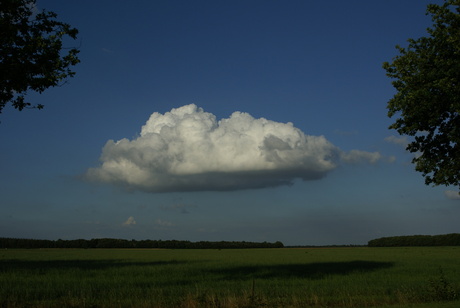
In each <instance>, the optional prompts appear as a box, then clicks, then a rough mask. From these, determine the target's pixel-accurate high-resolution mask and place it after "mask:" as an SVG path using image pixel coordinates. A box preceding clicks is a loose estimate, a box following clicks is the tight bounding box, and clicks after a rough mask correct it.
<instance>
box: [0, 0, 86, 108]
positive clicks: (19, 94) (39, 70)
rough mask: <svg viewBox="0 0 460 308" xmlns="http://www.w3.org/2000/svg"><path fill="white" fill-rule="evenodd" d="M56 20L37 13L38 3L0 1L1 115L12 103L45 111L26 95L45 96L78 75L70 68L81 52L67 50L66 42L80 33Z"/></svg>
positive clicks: (21, 0)
mask: <svg viewBox="0 0 460 308" xmlns="http://www.w3.org/2000/svg"><path fill="white" fill-rule="evenodd" d="M56 17H57V14H56V13H53V12H48V11H45V10H43V11H42V12H37V8H36V5H35V0H1V1H0V113H1V112H2V110H3V108H4V107H5V106H6V105H7V104H8V103H11V104H12V105H13V106H14V108H16V109H18V110H23V109H24V108H38V109H41V108H43V105H42V104H37V105H32V104H31V103H29V102H26V101H25V95H26V93H27V92H28V91H35V92H38V93H42V92H43V91H44V90H46V89H48V88H49V87H55V86H59V85H61V84H62V83H63V81H65V80H66V79H67V78H68V77H72V76H74V74H75V72H73V71H72V70H71V69H70V67H71V66H73V65H76V64H77V63H79V62H80V60H79V59H78V57H77V54H78V52H79V50H77V49H76V48H71V49H65V48H63V39H64V37H66V36H68V37H70V38H72V39H76V38H77V34H78V30H77V29H75V28H72V27H71V26H70V25H68V24H66V23H63V22H60V21H57V20H56ZM63 50H65V51H66V52H65V53H64V54H63Z"/></svg>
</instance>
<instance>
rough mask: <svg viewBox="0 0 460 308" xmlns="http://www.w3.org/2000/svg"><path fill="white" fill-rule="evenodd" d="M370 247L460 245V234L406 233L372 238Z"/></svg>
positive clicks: (369, 243)
mask: <svg viewBox="0 0 460 308" xmlns="http://www.w3.org/2000/svg"><path fill="white" fill-rule="evenodd" d="M367 245H368V246H369V247H407V246H460V234H459V233H450V234H441V235H406V236H390V237H381V238H378V239H374V240H370V241H369V242H368V244H367Z"/></svg>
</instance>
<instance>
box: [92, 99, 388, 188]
mask: <svg viewBox="0 0 460 308" xmlns="http://www.w3.org/2000/svg"><path fill="white" fill-rule="evenodd" d="M100 159H101V162H102V165H101V166H100V167H98V168H91V169H89V170H88V171H87V173H86V176H87V177H88V178H89V179H91V180H95V181H99V182H105V183H111V184H116V185H121V186H124V187H125V188H127V189H131V190H141V191H147V192H171V191H203V190H204V191H211V190H217V191H225V190H238V189H250V188H263V187H273V186H279V185H289V184H291V183H292V182H293V180H294V179H296V178H298V179H302V180H304V181H307V180H317V179H321V178H322V177H324V176H325V175H326V174H327V173H328V172H330V171H331V170H333V169H335V168H336V167H337V166H338V164H339V162H340V160H341V159H342V161H344V162H352V163H356V162H358V161H363V160H364V161H367V162H371V163H373V162H376V161H377V160H379V159H380V154H379V153H377V152H376V153H369V152H364V151H358V150H354V151H350V152H348V153H345V152H343V151H341V150H340V149H339V148H337V147H336V146H334V145H333V144H331V143H330V142H329V141H328V140H326V138H325V137H324V136H309V135H306V134H304V133H303V132H302V131H301V130H299V129H298V128H296V127H294V126H293V124H292V123H279V122H274V121H270V120H267V119H264V118H260V119H255V118H253V117H252V116H251V115H249V114H248V113H244V112H234V113H233V114H232V115H231V116H230V117H229V118H226V119H221V120H220V121H217V119H216V117H215V116H214V115H213V114H211V113H208V112H205V111H204V110H203V109H202V108H198V107H197V106H196V105H194V104H191V105H186V106H183V107H180V108H176V109H172V110H171V111H170V112H166V113H165V114H160V113H158V112H155V113H153V114H152V115H151V116H150V118H149V120H148V121H147V122H146V123H145V125H144V126H142V129H141V133H140V135H139V136H138V137H137V138H135V139H133V140H129V139H121V140H119V141H116V142H115V141H113V140H109V141H108V142H107V143H106V145H105V146H104V148H103V150H102V155H101V158H100Z"/></svg>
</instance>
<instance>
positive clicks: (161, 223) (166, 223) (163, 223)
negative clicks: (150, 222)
mask: <svg viewBox="0 0 460 308" xmlns="http://www.w3.org/2000/svg"><path fill="white" fill-rule="evenodd" d="M155 224H156V225H158V226H161V227H172V226H174V224H173V223H172V222H170V221H166V220H161V219H157V220H155Z"/></svg>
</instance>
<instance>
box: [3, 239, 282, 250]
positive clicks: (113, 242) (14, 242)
mask: <svg viewBox="0 0 460 308" xmlns="http://www.w3.org/2000/svg"><path fill="white" fill-rule="evenodd" d="M283 247H284V245H283V243H281V242H275V243H267V242H262V243H257V242H244V241H243V242H227V241H220V242H207V241H201V242H190V241H177V240H166V241H162V240H140V241H137V240H124V239H112V238H96V239H91V240H85V239H78V240H61V239H59V240H57V241H52V240H35V239H19V238H5V237H0V248H167V249H231V248H234V249H236V248H238V249H242V248H283Z"/></svg>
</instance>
